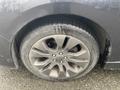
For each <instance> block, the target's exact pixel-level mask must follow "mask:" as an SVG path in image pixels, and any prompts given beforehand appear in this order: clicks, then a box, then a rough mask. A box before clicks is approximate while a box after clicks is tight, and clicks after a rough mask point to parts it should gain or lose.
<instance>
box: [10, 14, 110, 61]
mask: <svg viewBox="0 0 120 90" xmlns="http://www.w3.org/2000/svg"><path fill="white" fill-rule="evenodd" d="M55 17H71V18H72V17H73V18H74V17H75V18H76V19H79V20H80V22H82V23H81V24H83V25H84V24H86V25H87V27H88V28H90V30H89V31H88V32H89V33H91V34H92V35H94V37H95V38H96V40H97V41H98V44H99V48H100V55H101V56H103V55H104V52H105V48H106V43H107V42H108V41H109V40H110V38H109V36H108V34H107V32H106V31H105V30H104V29H103V28H102V27H101V26H99V25H98V24H97V23H95V22H93V21H92V20H89V19H87V18H85V17H82V16H77V15H66V14H56V15H48V16H45V17H42V18H37V19H35V20H33V21H31V22H29V23H28V24H26V25H25V26H23V27H22V28H21V29H20V30H19V31H18V32H17V34H16V35H15V37H14V39H13V43H12V57H13V59H16V60H19V61H20V62H19V61H18V62H19V63H21V60H20V54H19V48H20V45H21V42H22V40H23V39H24V37H25V36H26V35H27V34H28V33H29V32H31V31H32V30H34V28H36V26H37V27H38V26H39V25H38V23H41V21H43V20H44V19H45V18H50V19H51V20H52V19H53V18H55ZM92 30H93V31H92Z"/></svg>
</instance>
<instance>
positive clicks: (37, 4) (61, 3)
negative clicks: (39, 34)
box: [0, 0, 120, 69]
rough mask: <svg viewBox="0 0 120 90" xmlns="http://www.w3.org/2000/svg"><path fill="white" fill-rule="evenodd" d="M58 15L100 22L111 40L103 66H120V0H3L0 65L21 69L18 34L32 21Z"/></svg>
mask: <svg viewBox="0 0 120 90" xmlns="http://www.w3.org/2000/svg"><path fill="white" fill-rule="evenodd" d="M55 14H69V15H77V16H83V17H85V18H88V19H90V20H92V21H93V22H96V23H97V24H98V25H100V26H101V27H102V28H103V29H104V30H105V31H106V32H107V34H108V35H109V39H110V43H111V44H110V47H109V48H108V56H107V59H106V60H105V61H104V68H107V69H108V68H109V69H119V68H120V39H119V38H120V1H119V0H0V64H1V65H4V66H7V67H10V68H18V67H19V63H18V61H19V59H18V58H17V55H16V53H15V52H16V51H15V48H14V39H15V37H16V35H17V33H18V32H19V31H20V30H21V28H22V27H24V26H25V25H26V24H28V23H29V22H31V21H33V20H35V19H37V18H41V17H44V16H48V15H55Z"/></svg>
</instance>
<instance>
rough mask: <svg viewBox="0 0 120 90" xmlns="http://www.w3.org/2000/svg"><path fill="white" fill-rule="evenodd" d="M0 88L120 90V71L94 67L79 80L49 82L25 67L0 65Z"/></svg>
mask: <svg viewBox="0 0 120 90" xmlns="http://www.w3.org/2000/svg"><path fill="white" fill-rule="evenodd" d="M0 90H120V71H105V70H102V69H100V68H96V69H94V70H93V71H92V72H91V73H89V74H88V75H87V76H85V77H83V78H82V79H79V80H75V81H70V82H49V81H45V80H41V79H38V78H37V77H35V76H34V75H32V74H31V73H29V72H28V71H27V70H26V69H25V68H23V69H20V70H19V71H16V70H9V69H6V68H3V67H0Z"/></svg>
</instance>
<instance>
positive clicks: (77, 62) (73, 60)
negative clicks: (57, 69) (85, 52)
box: [69, 59, 89, 68]
mask: <svg viewBox="0 0 120 90" xmlns="http://www.w3.org/2000/svg"><path fill="white" fill-rule="evenodd" d="M69 62H72V63H74V64H75V65H77V66H80V67H81V68H84V67H85V66H86V65H87V64H88V63H89V61H88V60H78V59H69Z"/></svg>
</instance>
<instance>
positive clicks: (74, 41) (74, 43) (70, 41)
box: [65, 38, 79, 50]
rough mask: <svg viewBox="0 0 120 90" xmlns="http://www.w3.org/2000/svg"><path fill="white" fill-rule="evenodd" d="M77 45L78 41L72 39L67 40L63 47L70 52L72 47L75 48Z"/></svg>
mask: <svg viewBox="0 0 120 90" xmlns="http://www.w3.org/2000/svg"><path fill="white" fill-rule="evenodd" d="M77 44H79V40H76V39H74V38H69V39H68V41H67V44H66V46H65V49H66V50H70V49H72V48H73V47H75V46H76V45H77Z"/></svg>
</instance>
